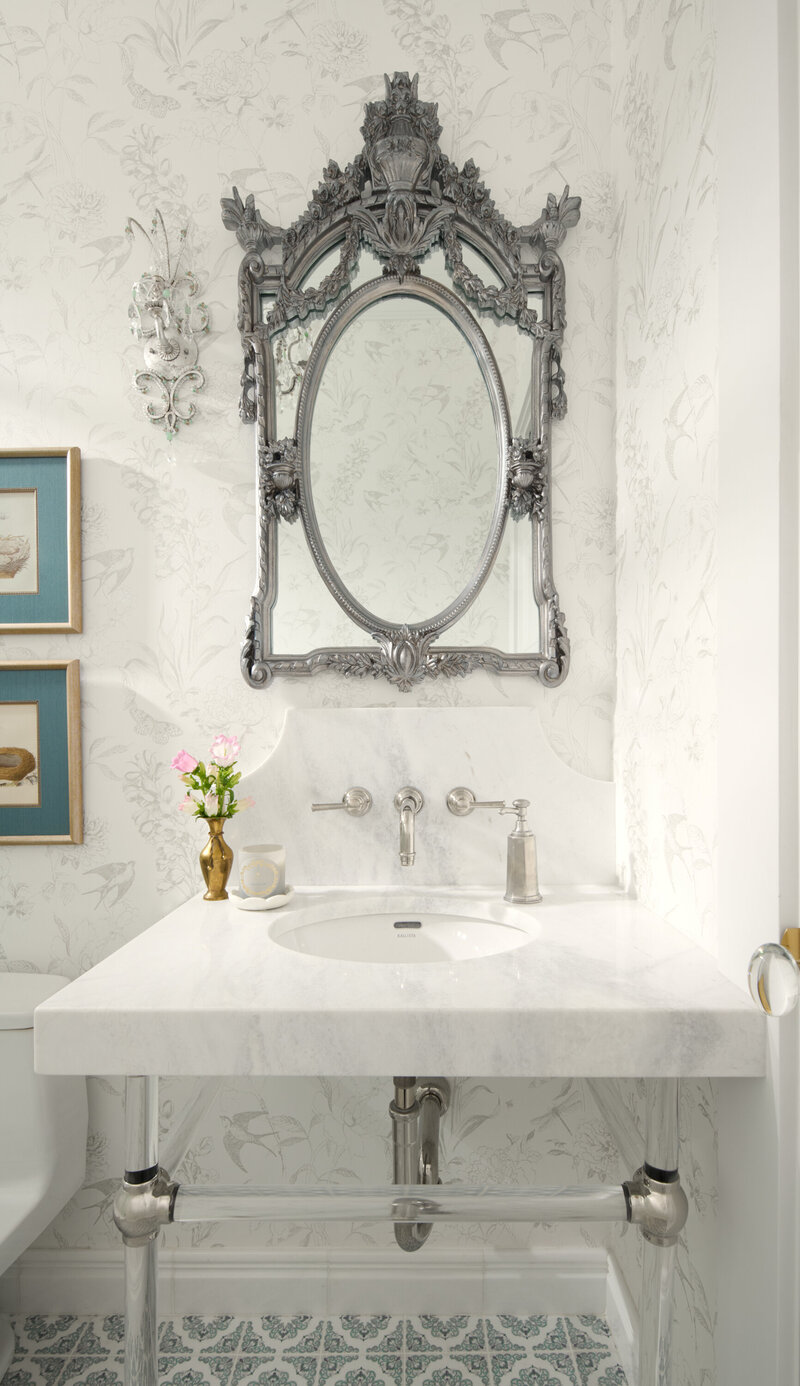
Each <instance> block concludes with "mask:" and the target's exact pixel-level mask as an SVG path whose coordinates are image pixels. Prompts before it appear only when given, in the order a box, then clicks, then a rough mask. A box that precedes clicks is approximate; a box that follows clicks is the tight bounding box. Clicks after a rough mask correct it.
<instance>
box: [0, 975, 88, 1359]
mask: <svg viewBox="0 0 800 1386" xmlns="http://www.w3.org/2000/svg"><path fill="white" fill-rule="evenodd" d="M67 980H68V979H67V978H66V977H46V976H41V975H39V974H37V973H31V972H0V1275H2V1274H3V1272H4V1271H6V1270H8V1267H9V1266H10V1265H12V1264H13V1262H14V1261H16V1259H17V1257H18V1256H20V1255H21V1254H22V1252H23V1251H25V1249H26V1247H29V1246H30V1244H31V1242H33V1241H35V1239H36V1238H37V1237H38V1236H39V1234H40V1232H43V1231H44V1229H45V1228H46V1227H47V1225H48V1223H50V1222H52V1220H53V1218H54V1217H55V1215H56V1213H58V1212H59V1211H60V1209H61V1208H63V1206H64V1204H65V1203H66V1202H67V1200H68V1199H70V1198H71V1197H72V1195H73V1194H74V1193H75V1192H76V1191H77V1190H78V1189H79V1188H80V1186H81V1184H82V1183H83V1176H84V1172H85V1169H86V1131H87V1123H88V1113H87V1107H86V1080H85V1078H71V1077H63V1078H62V1077H51V1076H49V1075H43V1074H38V1073H34V1071H33V1011H34V1007H36V1006H38V1005H39V1003H40V1001H45V1000H46V999H47V997H48V996H52V995H53V993H54V992H56V991H60V990H61V988H62V987H64V986H66V985H67ZM13 1355H14V1335H13V1333H12V1331H11V1325H10V1324H9V1322H8V1320H7V1319H5V1318H3V1317H2V1316H0V1377H2V1376H3V1374H4V1373H5V1371H6V1370H7V1368H8V1366H9V1363H10V1362H11V1358H12V1357H13Z"/></svg>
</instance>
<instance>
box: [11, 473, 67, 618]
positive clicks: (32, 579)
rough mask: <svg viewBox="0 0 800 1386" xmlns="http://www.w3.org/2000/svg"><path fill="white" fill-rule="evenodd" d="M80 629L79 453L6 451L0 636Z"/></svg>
mask: <svg viewBox="0 0 800 1386" xmlns="http://www.w3.org/2000/svg"><path fill="white" fill-rule="evenodd" d="M82 629H83V611H82V601H81V450H80V448H75V447H66V448H64V447H58V448H56V447H54V448H28V449H16V450H13V451H4V450H0V634H6V635H11V634H16V635H26V634H30V635H33V634H42V635H72V634H77V633H78V632H79V631H81V630H82Z"/></svg>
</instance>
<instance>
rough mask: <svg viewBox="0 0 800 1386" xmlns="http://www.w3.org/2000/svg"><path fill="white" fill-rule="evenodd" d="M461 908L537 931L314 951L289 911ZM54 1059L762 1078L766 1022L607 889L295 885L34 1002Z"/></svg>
mask: <svg viewBox="0 0 800 1386" xmlns="http://www.w3.org/2000/svg"><path fill="white" fill-rule="evenodd" d="M420 900H421V901H423V902H424V904H425V906H426V907H427V908H431V907H433V908H436V907H437V905H438V907H439V908H442V909H444V910H447V911H451V910H452V909H453V908H454V907H455V906H457V905H460V906H461V908H462V909H463V910H464V911H465V912H466V913H470V914H477V915H479V916H481V915H483V916H485V917H489V918H494V919H496V920H498V922H503V921H507V922H520V923H522V924H523V926H524V927H526V928H528V929H529V932H530V934H531V937H530V940H529V942H527V943H526V944H525V945H524V946H523V947H520V948H516V949H514V950H513V951H511V952H507V953H499V954H495V955H494V956H492V957H487V958H476V959H470V960H468V961H463V962H445V961H443V962H437V963H422V964H420V963H413V962H409V963H399V962H398V963H361V962H340V961H331V960H328V959H324V958H318V957H316V956H312V955H306V954H300V953H297V952H294V951H291V950H290V949H288V948H286V947H284V946H282V945H281V943H280V942H279V941H278V938H277V937H276V935H279V934H280V932H281V931H282V930H283V929H285V928H286V927H287V925H288V924H290V923H295V924H297V923H301V922H303V921H304V920H308V921H311V920H316V919H320V918H323V917H331V916H337V915H338V916H340V915H343V914H347V913H370V912H372V911H373V910H379V909H386V910H396V911H402V912H403V913H405V912H407V911H408V910H409V909H411V908H413V907H414V905H415V904H417V905H419V902H420ZM36 1046H37V1065H38V1067H39V1069H40V1070H41V1071H43V1072H56V1073H101V1072H102V1073H119V1074H122V1073H160V1074H164V1075H166V1074H184V1075H191V1074H212V1073H214V1074H303V1073H327V1074H330V1075H332V1076H333V1075H340V1076H344V1075H357V1074H378V1073H391V1072H409V1073H414V1072H425V1071H433V1072H442V1073H449V1074H453V1075H458V1074H469V1075H472V1076H476V1075H483V1076H490V1075H497V1076H499V1075H507V1076H509V1077H514V1076H532V1077H555V1076H568V1075H575V1074H579V1075H584V1076H587V1077H600V1076H625V1075H628V1076H631V1075H659V1074H661V1075H675V1074H677V1075H681V1076H689V1075H694V1076H700V1075H708V1076H713V1075H719V1076H755V1075H758V1074H761V1073H762V1072H763V1066H764V1016H763V1015H762V1014H761V1013H760V1012H759V1011H758V1010H757V1009H756V1008H755V1007H754V1006H753V1005H752V1002H751V1001H750V1000H749V998H748V997H747V996H746V995H745V994H744V993H743V992H742V991H740V990H739V989H738V988H737V987H735V986H734V985H733V984H732V983H730V982H729V981H727V980H726V979H725V978H724V977H723V976H722V975H721V974H720V972H719V971H718V969H717V967H716V964H715V963H714V961H713V959H711V958H710V957H709V956H708V954H706V953H705V952H703V950H702V949H700V948H698V947H696V946H695V945H693V944H691V943H689V942H688V941H687V940H686V939H685V938H684V937H683V935H681V934H679V933H678V932H677V931H676V930H674V929H672V928H670V927H669V925H667V924H665V923H664V922H663V921H662V920H660V919H658V918H656V917H655V916H654V915H652V914H650V913H649V912H648V911H647V910H645V909H643V908H642V907H641V906H640V905H638V904H637V903H636V902H635V901H633V900H630V899H627V898H625V897H624V896H622V895H621V894H619V893H618V892H616V891H613V890H609V889H597V890H595V891H590V890H586V891H583V892H577V891H573V892H567V891H562V892H555V893H552V894H549V895H546V896H545V899H544V900H543V901H542V903H541V904H540V905H536V906H524V907H523V906H506V905H504V904H503V903H502V902H501V901H499V899H498V896H497V894H495V893H492V894H489V893H486V892H481V891H466V892H461V893H456V892H453V891H442V892H436V891H433V890H427V891H425V892H423V893H422V894H421V895H419V896H416V897H415V896H414V895H413V894H412V893H395V892H381V893H379V892H375V891H371V890H364V891H356V892H346V891H317V890H308V891H302V890H298V891H297V893H296V895H295V897H294V899H293V900H292V901H291V903H290V904H288V905H287V906H286V907H285V908H284V909H282V910H276V911H273V912H264V913H257V914H248V913H245V912H243V911H241V910H237V909H236V908H235V907H234V905H233V904H232V903H231V902H227V903H225V902H223V903H217V904H209V903H207V902H205V901H204V900H203V899H202V897H200V896H198V897H196V898H194V899H192V900H190V901H187V903H186V904H184V905H182V906H180V907H179V908H178V909H177V910H174V911H173V912H172V913H171V914H170V915H168V916H167V917H166V918H165V919H162V920H161V921H160V922H159V923H158V924H155V925H154V926H153V927H152V928H151V929H148V930H147V931H146V932H145V933H144V934H142V935H140V936H139V937H138V938H136V939H134V940H133V941H132V942H131V943H129V944H127V945H126V946H125V947H124V948H121V949H119V950H118V952H116V953H114V954H112V956H111V957H109V958H107V959H106V960H105V961H104V962H102V963H100V964H99V965H98V966H97V967H95V968H92V970H91V971H90V972H88V973H86V974H85V975H84V976H83V977H80V978H79V979H78V980H77V981H76V982H73V983H72V984H71V985H70V986H69V987H67V988H65V989H64V990H63V991H61V992H59V993H58V994H57V995H56V996H54V997H53V998H52V999H51V1000H50V1001H47V1002H45V1004H44V1005H43V1006H40V1007H39V1008H38V1010H37V1013H36Z"/></svg>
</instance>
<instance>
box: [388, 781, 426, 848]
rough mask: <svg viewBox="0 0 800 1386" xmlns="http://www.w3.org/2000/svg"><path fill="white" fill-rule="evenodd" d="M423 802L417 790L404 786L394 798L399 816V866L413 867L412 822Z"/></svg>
mask: <svg viewBox="0 0 800 1386" xmlns="http://www.w3.org/2000/svg"><path fill="white" fill-rule="evenodd" d="M424 802H425V800H424V799H423V797H422V795H421V794H420V792H419V790H418V789H413V788H412V787H411V785H406V787H405V789H399V790H398V791H397V793H396V794H395V796H394V806H395V808H396V809H397V811H398V813H399V814H400V865H401V866H413V865H414V858H415V857H416V850H415V846H414V820H415V819H416V816H417V814H418V813H419V811H420V809H421V808H422V805H423V804H424Z"/></svg>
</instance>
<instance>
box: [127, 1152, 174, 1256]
mask: <svg viewBox="0 0 800 1386" xmlns="http://www.w3.org/2000/svg"><path fill="white" fill-rule="evenodd" d="M179 1187H180V1186H179V1185H178V1184H176V1183H174V1181H173V1180H171V1179H170V1177H169V1175H168V1174H167V1172H166V1170H163V1169H159V1170H158V1173H157V1174H156V1175H155V1177H154V1178H153V1179H148V1180H147V1181H146V1182H145V1183H143V1184H129V1183H128V1181H127V1180H126V1179H123V1181H122V1183H121V1184H120V1186H119V1188H118V1190H117V1193H116V1197H115V1198H114V1212H113V1217H114V1223H115V1224H116V1227H117V1228H118V1230H119V1231H120V1232H121V1233H122V1240H123V1241H124V1243H125V1245H126V1246H145V1245H146V1243H147V1242H150V1241H152V1240H153V1238H154V1237H157V1236H158V1234H159V1232H160V1231H161V1228H162V1227H164V1226H165V1225H166V1224H167V1223H169V1222H172V1219H173V1211H174V1207H175V1198H176V1196H177V1193H178V1189H179Z"/></svg>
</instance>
